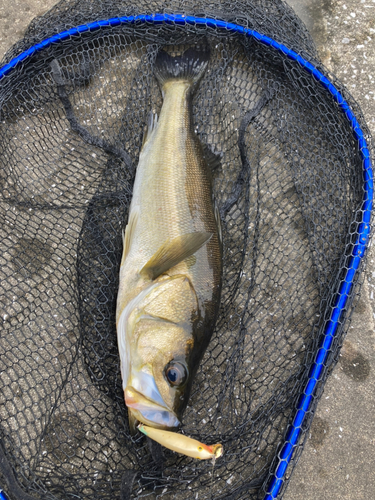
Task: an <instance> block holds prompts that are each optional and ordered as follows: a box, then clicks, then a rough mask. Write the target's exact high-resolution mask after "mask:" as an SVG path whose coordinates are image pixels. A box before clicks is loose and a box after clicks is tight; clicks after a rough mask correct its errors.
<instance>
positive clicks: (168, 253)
mask: <svg viewBox="0 0 375 500" xmlns="http://www.w3.org/2000/svg"><path fill="white" fill-rule="evenodd" d="M211 237H212V233H203V232H197V233H188V234H183V235H182V236H177V238H173V239H169V240H167V241H166V242H165V243H163V245H162V246H161V247H160V248H159V249H158V250H157V251H156V253H155V254H154V255H153V256H152V257H151V259H150V260H149V261H148V262H147V263H146V264H145V265H144V266H143V268H142V270H141V272H140V274H143V275H146V276H147V277H148V278H150V279H152V280H154V279H156V278H157V277H158V276H160V275H161V274H163V273H165V272H166V271H168V269H171V268H172V267H174V266H175V265H177V264H178V263H179V262H182V261H183V260H185V259H187V258H188V257H190V256H191V255H193V254H194V253H195V252H196V251H197V250H199V249H200V248H201V247H202V246H203V245H204V244H205V243H207V242H208V241H209V240H210V239H211Z"/></svg>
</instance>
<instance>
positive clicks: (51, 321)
mask: <svg viewBox="0 0 375 500" xmlns="http://www.w3.org/2000/svg"><path fill="white" fill-rule="evenodd" d="M155 12H169V13H179V14H182V13H185V14H194V15H199V16H201V17H203V16H207V17H213V18H217V19H223V20H226V21H231V22H235V23H237V24H241V25H243V26H246V27H249V28H252V29H256V30H258V31H259V32H261V33H264V34H266V35H268V36H270V37H272V38H273V39H275V40H277V41H279V42H282V43H284V44H285V45H286V46H288V47H289V48H291V49H293V50H295V51H297V52H299V53H300V54H302V55H303V56H304V57H305V58H307V59H309V60H310V61H313V62H314V64H315V65H318V66H319V62H318V60H317V55H316V52H315V49H314V46H313V43H312V41H311V38H310V37H309V35H308V33H307V32H306V30H305V28H304V27H303V25H302V24H301V22H300V21H299V20H298V18H297V17H296V16H295V15H294V14H293V12H292V10H291V9H290V8H289V7H288V6H286V5H285V4H284V3H283V2H281V1H279V0H273V1H272V2H271V1H270V0H243V1H240V0H233V1H231V2H219V1H218V0H215V1H213V2H208V3H206V2H203V1H201V0H197V1H193V0H186V1H181V2H179V1H178V0H166V1H165V2H163V1H161V0H155V1H153V0H150V1H149V2H148V1H147V0H139V1H137V2H133V3H132V0H129V1H125V0H124V1H121V0H76V1H73V0H63V1H62V2H60V3H59V4H58V5H57V6H56V7H55V8H53V9H52V10H51V11H50V12H49V13H47V14H46V15H45V16H43V17H42V18H39V19H36V20H35V21H33V23H32V24H31V26H30V27H29V29H28V31H27V33H26V35H25V37H24V39H23V40H22V41H20V42H19V43H18V44H17V45H16V46H14V47H13V49H11V51H10V52H9V53H8V55H7V57H6V58H5V60H4V61H3V62H4V64H5V63H6V62H9V61H10V60H11V59H12V58H13V57H15V56H16V55H18V54H19V53H21V52H22V51H23V50H25V49H27V48H28V47H30V46H31V45H33V44H35V43H37V42H40V41H41V40H43V39H45V38H47V37H49V36H51V35H53V34H55V33H59V32H62V31H64V30H65V29H68V28H71V27H74V26H78V25H81V24H85V23H89V22H91V21H95V20H100V19H108V18H111V17H115V16H119V15H130V14H139V13H155ZM203 38H204V40H205V42H204V43H208V44H209V45H210V48H211V58H210V62H209V67H208V70H207V71H206V73H205V75H204V78H203V80H202V81H201V83H200V85H199V88H198V91H197V93H196V95H195V97H194V106H193V118H194V126H195V130H196V133H197V134H198V136H199V138H200V140H201V142H202V143H204V144H207V145H208V146H209V147H210V149H211V150H212V151H214V152H215V153H219V154H220V155H221V168H219V169H218V170H217V171H216V172H215V173H214V175H215V178H214V193H215V197H216V200H217V203H218V206H219V209H220V215H221V218H222V226H223V239H224V271H223V292H222V299H221V309H220V315H219V319H218V322H217V325H216V329H215V332H214V335H213V338H212V340H211V342H210V345H209V347H208V349H207V352H206V353H205V356H204V359H203V361H202V363H201V366H200V368H199V370H198V374H197V376H196V378H195V381H194V385H193V390H192V394H191V397H190V400H189V405H188V407H187V410H186V412H185V414H184V418H183V431H184V432H185V433H186V434H188V435H190V436H193V437H195V438H198V439H200V440H202V441H203V442H208V443H214V442H221V443H223V445H224V449H225V455H224V456H223V457H222V458H221V459H220V460H217V462H216V464H215V466H214V467H213V465H212V464H211V463H210V462H198V461H196V460H193V459H190V458H187V457H183V456H180V455H177V454H174V453H173V452H170V451H168V450H163V453H161V452H160V449H159V448H158V447H155V446H151V445H150V444H148V443H147V441H146V438H145V437H144V436H141V435H139V434H138V435H136V436H135V437H131V436H130V434H129V429H128V420H127V411H126V407H125V404H124V400H123V392H122V388H121V375H120V370H119V358H118V351H117V341H116V331H115V307H116V295H117V287H118V271H119V264H120V259H121V252H122V231H123V229H124V227H125V225H126V223H127V211H128V207H129V203H130V200H131V196H132V183H133V179H134V175H135V169H136V166H137V162H138V155H139V150H140V146H141V144H142V138H143V134H144V131H145V126H146V122H147V116H148V114H149V112H150V110H154V111H158V110H160V107H161V103H162V97H161V93H160V90H159V87H158V85H157V82H156V80H155V77H154V75H153V64H154V61H155V58H156V55H157V53H158V51H159V50H160V49H161V48H163V47H166V46H169V49H171V48H173V47H175V48H176V46H180V45H181V44H183V45H184V46H189V45H191V44H195V43H197V42H200V41H202V40H203ZM177 48H178V47H177ZM319 68H320V70H321V71H323V72H325V70H324V69H322V68H321V67H320V66H319ZM325 73H326V72H325ZM331 78H332V77H331ZM335 85H336V86H337V88H339V89H340V91H341V92H342V93H343V94H344V95H345V98H346V99H347V100H348V102H349V103H350V106H351V107H352V109H353V110H354V112H355V113H356V115H357V117H359V118H358V119H359V120H360V123H361V126H362V127H363V130H364V132H365V134H368V131H367V128H366V126H365V125H364V124H363V120H362V119H361V117H360V112H359V110H358V108H357V106H356V104H355V103H354V102H353V100H352V99H351V98H350V96H349V95H348V94H347V93H346V91H345V90H344V89H343V88H342V87H341V86H340V84H339V83H338V82H335ZM0 104H1V111H0V113H1V115H0V118H1V122H0V127H1V135H0V138H1V141H0V163H1V170H0V182H1V190H2V200H1V203H0V213H1V215H0V220H1V243H0V247H1V270H0V272H1V282H0V297H1V299H0V300H1V302H0V303H1V311H2V313H1V316H2V320H3V326H2V333H1V340H0V364H1V368H0V373H1V376H0V387H1V389H0V416H1V428H0V432H1V446H0V471H1V476H0V481H1V484H2V485H3V487H6V489H7V493H8V495H9V497H10V498H11V500H22V499H29V500H30V499H32V498H34V499H61V500H67V499H94V498H95V499H98V498H100V499H114V498H116V499H120V498H121V499H127V498H147V499H156V498H163V499H164V498H165V499H170V498H176V499H195V498H199V499H203V498H206V499H208V498H215V499H233V500H234V499H245V498H246V499H253V500H255V499H262V498H263V496H264V492H265V489H266V486H267V484H268V481H269V478H270V474H272V472H273V470H274V466H275V463H276V462H275V460H276V458H277V453H278V452H279V450H280V448H281V447H282V444H283V443H284V440H285V436H286V432H287V428H288V424H290V422H291V420H292V419H293V416H294V414H295V409H296V406H297V402H298V399H299V396H300V393H301V391H302V390H303V387H304V386H305V384H306V380H307V378H308V373H309V369H310V366H311V363H312V361H313V359H314V355H315V353H316V350H317V347H318V345H319V341H320V339H321V336H322V333H323V331H324V327H325V324H326V321H327V319H328V318H329V317H330V312H331V309H332V305H333V303H334V299H335V295H336V293H337V290H338V287H339V283H340V280H342V278H343V276H344V272H345V268H346V266H347V264H348V259H349V257H348V256H349V255H350V252H351V249H352V246H353V243H354V241H355V240H356V237H357V231H358V223H359V222H360V221H361V217H362V211H361V209H362V201H363V196H364V191H363V174H362V160H361V156H360V152H359V149H358V143H357V141H356V140H355V138H354V135H353V133H352V130H351V125H350V123H349V121H348V119H347V118H346V117H345V115H344V113H343V112H342V111H341V110H340V109H339V107H338V105H337V104H336V103H335V102H334V100H333V98H332V96H331V95H330V94H329V93H328V92H327V91H326V90H325V89H324V88H323V87H322V85H321V84H320V83H319V82H317V80H315V79H314V78H313V77H312V76H309V75H308V74H307V73H306V72H305V71H304V70H303V68H302V67H301V66H300V65H299V64H297V63H296V62H294V61H291V60H289V59H288V58H287V57H286V56H284V55H283V54H281V53H279V52H277V51H276V50H274V49H272V48H268V47H266V46H265V45H263V44H261V43H259V42H257V41H256V40H254V39H251V38H248V37H245V36H244V35H238V34H235V33H233V32H230V31H225V30H219V29H215V28H213V27H208V26H202V25H196V26H194V25H173V24H158V25H154V24H152V23H135V24H132V25H127V24H123V25H121V26H118V27H112V28H111V27H107V28H102V29H99V30H96V31H89V32H87V33H83V34H81V35H77V36H74V37H71V38H69V39H68V40H65V41H63V42H60V43H54V44H51V45H50V46H49V47H47V48H45V49H44V50H42V51H40V52H37V53H35V54H34V55H33V56H31V57H29V58H28V59H27V60H26V61H25V62H24V63H22V64H19V65H18V66H17V67H16V68H15V69H14V70H13V71H12V72H10V73H9V74H8V75H7V76H6V77H4V78H3V79H2V80H1V82H0ZM357 280H358V278H357ZM357 280H356V281H357ZM352 298H353V294H352V295H351V297H350V299H349V302H348V304H347V307H346V310H345V311H344V314H343V315H342V318H341V320H340V325H339V329H338V333H337V337H336V340H335V341H334V344H333V346H332V349H331V351H330V355H329V357H328V361H327V364H326V366H325V371H324V373H323V376H322V378H321V381H320V384H319V386H318V391H317V393H316V395H315V399H314V402H313V405H312V408H311V411H310V412H309V413H308V416H307V419H306V421H305V422H304V426H303V432H304V434H303V436H305V435H306V430H307V429H308V428H309V425H310V421H311V418H312V414H313V411H314V409H315V406H316V402H317V400H318V399H319V396H320V394H321V391H322V386H323V382H324V380H325V378H326V376H327V373H328V371H329V368H330V367H332V366H333V364H334V362H335V360H336V359H337V356H338V350H339V348H340V345H341V343H342V336H343V334H344V332H345V328H344V321H345V319H346V318H347V316H348V315H349V313H350V310H351V303H352ZM301 443H302V444H303V437H302V440H301ZM302 444H301V445H300V447H299V448H298V450H297V451H296V454H295V458H296V457H298V453H299V452H300V450H301V449H302ZM294 462H295V459H294V461H293V463H294Z"/></svg>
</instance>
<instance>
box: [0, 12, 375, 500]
mask: <svg viewBox="0 0 375 500" xmlns="http://www.w3.org/2000/svg"><path fill="white" fill-rule="evenodd" d="M137 23H152V24H155V25H157V24H179V25H185V24H191V25H194V26H200V25H201V26H209V27H211V28H214V29H218V30H223V31H225V30H227V31H229V32H236V33H238V34H242V35H244V36H246V37H250V38H251V37H253V38H255V39H256V40H257V41H258V42H260V43H262V44H264V45H266V46H268V47H271V48H273V49H275V50H276V51H278V52H280V53H282V54H283V55H284V56H286V57H287V58H288V59H289V60H291V61H292V62H293V63H295V64H298V65H299V66H300V67H302V68H303V69H304V70H305V71H306V72H307V73H308V74H310V75H312V76H313V77H314V78H315V79H316V80H317V81H318V82H319V83H320V84H321V85H322V87H323V88H324V89H325V90H326V91H327V92H329V93H330V94H331V96H332V98H333V99H334V101H335V102H336V103H337V104H338V106H339V108H340V109H341V111H342V112H343V113H344V115H345V116H346V118H347V120H348V121H349V123H350V126H351V129H352V132H353V134H354V137H355V139H356V141H357V143H358V149H359V152H360V155H361V158H362V167H363V191H364V194H363V204H362V220H361V221H360V222H359V227H358V236H357V238H356V241H355V242H354V244H353V248H352V252H351V255H348V256H346V257H348V258H349V264H348V266H347V268H346V272H345V276H344V278H343V280H342V282H341V283H340V287H339V289H338V290H336V291H335V297H336V298H335V302H334V306H333V308H332V313H331V317H330V318H329V319H328V321H327V323H326V327H325V331H324V337H323V339H322V341H321V344H320V347H319V349H318V351H317V353H316V356H315V361H314V363H313V365H312V367H311V369H310V374H309V379H308V382H307V384H306V386H305V389H304V391H303V394H302V395H301V398H300V401H299V403H298V406H297V410H296V414H295V417H294V419H293V422H292V424H291V425H290V426H289V429H288V431H287V433H286V437H285V442H284V445H283V446H282V448H281V450H280V451H279V453H278V456H277V458H276V460H275V461H274V464H273V466H272V467H273V473H272V476H271V480H270V482H269V485H268V487H267V491H266V495H265V496H264V500H272V499H276V498H279V497H280V495H282V494H283V491H284V486H285V478H286V474H287V470H288V466H289V465H290V464H292V465H295V460H296V458H297V455H298V451H299V449H300V447H301V445H300V443H299V441H300V438H301V437H302V434H303V428H304V423H305V420H306V418H307V416H308V414H309V413H310V412H311V410H312V408H313V406H314V405H315V404H316V401H315V400H314V398H315V396H316V395H317V393H319V391H321V387H320V382H322V381H323V382H324V380H325V378H326V376H327V371H328V368H327V367H329V366H330V363H328V360H329V357H330V354H331V353H330V349H331V346H332V344H333V342H334V340H335V336H337V335H338V334H339V332H340V331H341V330H342V327H343V317H344V316H345V312H346V310H347V309H348V307H349V305H350V302H351V301H352V300H353V297H352V295H353V287H354V285H355V283H356V281H357V276H358V273H359V272H360V271H361V267H362V263H363V259H364V256H365V254H366V249H367V247H368V244H369V238H370V222H371V212H372V203H373V171H372V163H371V155H370V151H369V147H368V145H367V141H366V138H365V133H364V132H363V131H362V128H361V126H360V124H359V121H358V120H357V118H356V116H355V115H354V113H353V111H352V110H351V108H350V106H349V104H348V102H347V101H346V100H345V98H344V96H343V95H342V93H340V91H339V90H338V89H337V88H336V87H335V85H334V84H333V83H332V82H331V81H330V80H329V79H328V78H327V77H326V76H325V75H324V74H323V73H322V72H321V71H320V69H318V68H317V67H316V66H314V64H312V63H311V62H309V61H308V60H307V59H305V58H304V57H302V56H301V55H300V54H298V53H297V52H295V51H294V50H292V49H289V48H288V47H286V46H285V45H284V44H282V43H279V42H277V41H276V40H274V39H272V38H270V37H268V36H266V35H263V34H261V33H259V32H257V31H255V30H252V29H249V28H246V27H244V26H241V25H239V24H235V23H231V22H227V21H224V20H220V19H215V18H209V17H196V16H187V15H180V14H167V13H156V14H140V15H133V16H123V17H114V18H111V19H104V20H99V21H94V22H92V23H88V24H84V25H80V26H77V27H73V28H70V29H69V30H66V31H63V32H60V33H58V34H55V35H53V36H51V37H49V38H46V39H44V40H42V41H41V42H39V43H37V44H35V45H33V46H31V47H30V48H29V49H28V50H26V51H23V52H22V53H21V54H19V55H18V56H16V57H14V58H13V59H12V60H11V61H10V62H9V63H7V64H6V65H5V66H3V67H2V68H0V82H1V80H2V79H4V78H6V77H7V76H8V75H9V74H10V73H11V72H12V71H13V70H14V69H15V68H17V67H18V65H20V64H22V63H23V62H25V61H26V60H27V59H29V58H31V57H32V56H33V55H34V54H35V53H36V52H40V51H42V50H44V49H46V48H47V47H49V46H50V45H51V44H55V43H61V42H63V41H64V40H67V39H70V38H71V37H74V36H79V35H80V34H82V33H85V32H87V31H95V30H98V29H101V28H111V27H117V26H119V25H122V24H134V25H135V24H137ZM2 498H4V499H6V497H5V496H4V495H3V492H2V491H0V499H2Z"/></svg>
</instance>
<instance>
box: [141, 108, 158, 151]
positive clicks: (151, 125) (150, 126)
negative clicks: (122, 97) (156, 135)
mask: <svg viewBox="0 0 375 500" xmlns="http://www.w3.org/2000/svg"><path fill="white" fill-rule="evenodd" d="M157 124H158V114H157V113H154V112H153V111H150V113H149V115H148V120H147V129H146V131H145V133H144V135H143V141H142V148H143V146H144V145H145V144H146V142H147V141H148V140H149V138H150V137H151V134H152V132H153V131H154V130H155V128H156V125H157Z"/></svg>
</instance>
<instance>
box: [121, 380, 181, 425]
mask: <svg viewBox="0 0 375 500" xmlns="http://www.w3.org/2000/svg"><path fill="white" fill-rule="evenodd" d="M124 395H125V403H126V406H127V407H128V410H129V412H130V413H131V415H132V417H133V419H136V420H137V421H138V422H141V423H143V424H146V425H149V426H150V427H154V428H156V429H170V428H172V427H178V426H179V425H180V424H181V422H180V421H179V419H178V418H177V416H176V414H175V413H174V412H173V411H171V410H170V409H169V408H167V407H166V406H162V405H161V404H158V403H157V402H155V401H153V400H151V399H149V398H147V397H145V396H144V395H143V394H142V393H140V392H138V391H137V390H136V389H134V387H132V386H128V387H126V389H125V391H124Z"/></svg>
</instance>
